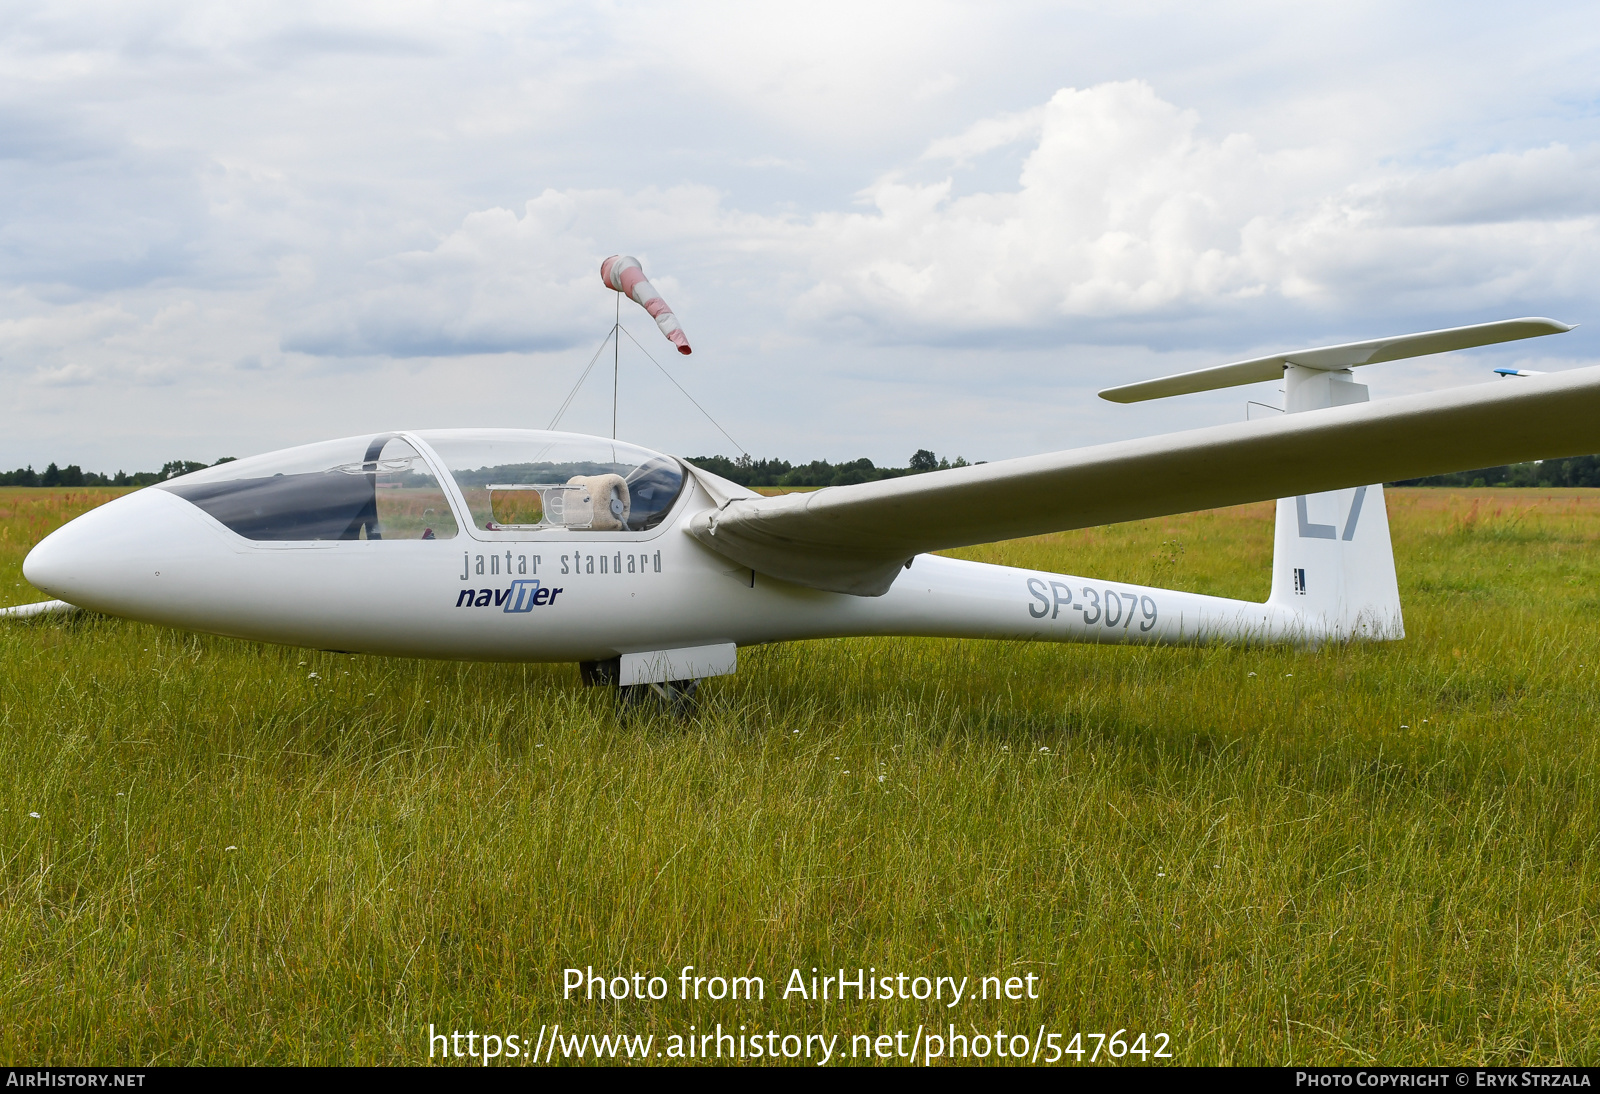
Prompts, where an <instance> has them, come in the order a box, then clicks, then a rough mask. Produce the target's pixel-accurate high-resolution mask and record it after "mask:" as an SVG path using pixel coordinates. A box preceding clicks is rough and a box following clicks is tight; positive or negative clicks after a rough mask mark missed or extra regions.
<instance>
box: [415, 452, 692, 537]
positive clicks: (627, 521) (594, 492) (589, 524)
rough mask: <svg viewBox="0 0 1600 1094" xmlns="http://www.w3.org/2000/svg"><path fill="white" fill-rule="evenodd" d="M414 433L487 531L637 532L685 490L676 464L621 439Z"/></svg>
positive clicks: (659, 518)
mask: <svg viewBox="0 0 1600 1094" xmlns="http://www.w3.org/2000/svg"><path fill="white" fill-rule="evenodd" d="M416 436H417V437H418V438H419V439H421V440H422V441H424V442H425V443H426V444H427V445H428V447H429V448H431V449H432V450H433V451H434V452H435V453H437V454H438V456H439V459H440V461H441V462H442V463H443V464H444V467H445V470H446V471H448V472H449V474H450V476H451V478H453V479H454V480H455V484H456V486H457V488H458V489H459V490H460V491H461V496H462V498H463V499H464V500H465V501H466V503H467V510H468V511H469V512H470V513H471V515H472V522H473V524H474V525H475V526H476V527H478V528H480V529H482V530H483V531H486V532H499V531H534V530H542V529H551V528H569V529H573V530H580V529H581V530H586V531H596V532H623V531H628V532H642V531H645V530H647V529H650V528H654V527H655V526H656V525H658V524H660V523H661V521H662V520H663V519H664V518H665V517H666V515H667V511H668V510H669V509H671V508H672V503H673V502H674V501H676V500H677V498H678V493H679V492H680V491H681V490H682V489H683V468H682V466H680V465H679V463H678V461H677V460H675V459H673V458H672V457H671V456H662V455H660V454H658V453H655V452H651V451H649V450H647V449H643V448H637V447H635V446H634V445H631V444H624V443H622V442H621V441H608V440H605V439H603V438H599V437H585V436H583V435H582V434H578V433H546V432H535V431H533V430H522V429H435V430H427V431H424V432H421V433H418V434H416Z"/></svg>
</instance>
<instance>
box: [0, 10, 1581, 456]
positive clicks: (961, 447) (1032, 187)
mask: <svg viewBox="0 0 1600 1094" xmlns="http://www.w3.org/2000/svg"><path fill="white" fill-rule="evenodd" d="M0 199H3V200H0V407H3V408H4V409H3V411H0V426H3V429H0V467H5V468H10V467H18V466H22V465H24V464H29V463H31V464H33V465H34V466H36V467H43V466H44V464H45V463H47V462H50V461H52V460H53V461H57V462H60V463H63V464H65V463H69V462H75V463H78V464H80V465H81V466H83V467H84V468H86V469H89V470H102V471H111V470H116V469H118V468H123V469H127V470H130V471H131V470H137V469H148V468H154V467H159V466H160V465H161V464H162V463H164V462H166V461H167V460H171V459H194V460H205V461H211V460H214V459H216V458H219V457H221V456H245V455H250V454H253V453H257V452H263V451H269V450H271V449H274V448H281V447H285V446H288V445H293V444H301V443H306V442H310V441H314V440H318V439H322V438H328V437H336V436H347V435H352V434H358V433H363V432H369V431H378V430H385V429H395V428H427V427H445V426H471V425H486V426H519V427H530V428H545V427H547V426H548V425H549V424H550V422H551V420H552V418H553V416H554V415H555V413H556V411H557V409H558V408H559V407H560V406H561V405H562V403H563V401H564V400H566V399H567V396H568V394H569V392H570V391H571V390H572V388H573V385H574V384H575V383H576V381H577V380H578V378H579V376H580V375H581V374H582V373H583V371H584V368H585V366H586V365H587V364H588V363H589V362H590V360H591V359H592V358H593V357H594V355H595V352H596V350H597V348H598V347H599V346H600V345H601V343H602V340H603V339H604V338H605V337H606V334H607V331H608V330H609V328H610V325H611V323H612V321H613V315H614V309H615V308H616V304H617V297H616V294H614V293H612V292H611V291H610V290H608V289H606V288H605V287H604V286H603V285H602V284H601V282H600V279H599V265H600V262H601V260H602V259H603V258H605V257H606V256H607V255H611V254H616V253H623V254H632V255H636V256H637V257H638V258H639V259H640V260H641V261H642V263H643V265H644V269H645V271H646V273H647V274H648V275H649V276H650V278H651V280H652V282H653V283H654V284H655V285H656V287H657V288H658V289H659V290H660V291H661V293H662V294H663V295H664V296H665V298H666V299H667V300H668V301H669V303H670V304H671V305H672V307H673V310H674V311H675V312H676V313H677V315H678V317H679V319H680V321H681V322H682V324H683V326H684V329H685V330H686V332H687V333H688V336H689V339H690V341H691V343H692V344H693V345H694V348H695V352H694V354H693V355H692V356H690V357H681V356H678V355H677V354H674V353H672V352H671V347H670V345H669V344H668V343H667V342H666V341H665V340H664V339H663V338H661V336H660V334H659V333H658V332H657V331H656V330H655V327H654V325H653V323H652V322H651V321H650V319H649V317H648V316H647V315H645V313H644V312H643V311H642V310H641V309H639V308H638V307H637V306H636V305H634V304H632V303H631V302H624V304H625V306H624V308H623V310H622V313H621V314H622V321H623V324H624V326H625V327H626V328H627V329H628V330H629V331H630V332H631V333H632V334H633V335H634V336H635V337H636V338H637V339H638V342H639V343H640V344H641V345H642V346H643V350H641V349H639V348H638V347H636V346H635V345H634V343H633V342H632V341H630V340H628V339H626V338H624V339H623V340H622V350H621V351H620V353H619V354H618V355H617V361H616V367H617V369H618V372H619V377H618V389H619V396H618V405H617V417H618V431H619V433H620V435H621V436H622V437H624V438H626V439H628V440H632V441H634V442H636V443H640V444H644V445H647V446H650V447H654V448H658V449H662V450H665V451H669V452H674V453H678V454H681V455H699V454H710V453H722V454H727V455H736V454H738V453H739V452H740V451H743V452H748V453H750V454H752V455H753V456H756V457H758V458H760V457H776V458H783V459H788V460H791V461H798V460H811V459H817V458H824V459H830V460H841V459H853V458H856V457H860V456H867V457H869V458H871V459H873V460H874V461H876V462H878V463H880V464H893V465H903V464H904V463H905V462H906V460H907V458H908V457H909V456H910V454H911V453H912V452H913V451H914V450H916V449H919V448H928V449H932V450H934V451H936V452H938V453H940V454H941V455H945V456H949V457H954V456H957V455H960V456H964V457H965V458H966V459H968V460H979V459H987V460H993V459H1003V458H1006V457H1011V456H1019V455H1025V454H1029V453H1034V452H1044V451H1052V450H1057V449H1063V448H1072V447H1076V446H1079V445H1084V444H1094V443H1099V442H1103V441H1110V440H1116V439H1120V438H1124V437H1134V436H1142V435H1148V434H1152V433H1158V432H1164V431H1167V430H1174V429H1183V428H1190V427H1194V426H1202V425H1210V424H1215V423H1218V422H1226V421H1236V420H1239V419H1240V418H1242V417H1244V404H1245V401H1246V400H1247V399H1255V400H1259V401H1263V402H1268V403H1271V402H1273V401H1275V400H1276V399H1278V398H1279V396H1278V394H1277V391H1276V390H1275V386H1274V385H1271V384H1262V385H1256V386H1254V387H1250V388H1242V389H1233V390H1230V391H1224V392H1215V393H1207V394H1202V395H1190V396H1183V397H1180V398H1175V399H1167V400H1160V401H1157V402H1152V403H1145V404H1138V405H1133V406H1124V405H1119V404H1113V403H1109V402H1106V401H1104V400H1101V399H1098V398H1097V397H1096V394H1095V393H1096V392H1097V391H1098V390H1099V389H1100V388H1103V387H1107V386H1110V385H1113V384H1119V383H1127V382H1131V381H1133V380H1138V379H1145V378H1149V377H1153V376H1158V375H1162V374H1164V373H1168V372H1175V371H1182V370H1186V369H1191V368H1199V367H1204V366H1206V365H1212V364H1220V363H1223V362H1226V361H1231V360H1237V359H1241V358H1246V357H1252V356H1257V355H1262V354H1266V353H1273V352H1277V351H1281V350H1287V349H1291V348H1296V347H1305V346H1315V345H1324V344H1329V343H1334V342H1341V341H1350V340H1356V339H1361V338H1370V337H1378V336H1383V335H1390V334H1398V333H1403V332H1407V331H1416V330H1429V329H1436V328H1439V327H1446V326H1454V325H1459V324H1464V323H1471V322H1479V321H1486V320H1492V319H1503V318H1510V317H1515V316H1523V315H1545V316H1552V317H1554V318H1557V319H1561V320H1563V321H1565V322H1569V323H1579V324H1582V325H1581V326H1580V328H1579V329H1578V330H1576V331H1573V332H1572V333H1569V334H1565V335H1560V336H1555V337H1551V338H1545V339H1537V340H1532V341H1526V342H1519V343H1512V344H1509V345H1506V346H1501V347H1494V348H1491V349H1485V350H1479V351H1473V352H1468V353H1458V354H1450V355H1443V356H1439V357H1432V358H1423V359H1419V360H1414V361H1410V362H1397V363H1394V364H1387V365H1378V366H1372V367H1370V368H1366V369H1363V370H1361V371H1360V373H1359V374H1358V379H1360V380H1362V381H1363V382H1366V383H1368V384H1369V385H1370V386H1371V389H1372V394H1373V397H1374V398H1381V397H1383V396H1385V395H1396V394H1404V393H1410V392H1416V391H1425V390H1430V389H1435V388H1441V387H1447V386H1454V385H1459V384H1466V383H1481V382H1486V381H1491V380H1492V373H1491V372H1490V370H1491V369H1492V368H1494V367H1499V366H1507V365H1515V366H1517V367H1524V368H1534V369H1546V370H1556V369H1565V368H1573V367H1581V366H1584V365H1592V364H1597V363H1600V310H1597V308H1596V306H1595V305H1596V300H1597V297H1600V16H1596V14H1595V13H1594V10H1593V9H1592V8H1590V7H1588V6H1586V5H1579V4H1575V3H1574V4H1530V5H1521V6H1516V7H1511V6H1507V5H1501V4H1480V3H1461V2H1456V3H1450V4H1443V3H1439V4H1429V3H1416V4H1407V5H1396V4H1392V3H1391V4H1377V3H1364V2H1361V0H1340V2H1338V3H1314V2H1307V3H1300V4H1294V5H1285V4H1281V3H1272V4H1268V3H1243V2H1240V3H1226V2H1224V3H1216V4H1208V5H1194V4H1160V3H1140V2H1136V0H1135V2H1128V0H1124V2H1120V3H1116V4H1092V3H1049V4H1044V3H1040V4H1033V3H1026V2H1013V3H1009V4H1006V5H992V4H991V5H979V4H948V3H939V2H935V0H919V2H917V3H897V2H893V0H877V2H873V3H868V4H863V3H860V2H859V0H857V2H854V3H830V2H825V0H819V2H812V3H808V4H806V5H794V4H763V3H752V2H744V3H693V2H685V0H679V2H675V3H673V4H659V3H657V4H644V3H638V4H634V3H591V4H567V3H520V4H519V3H503V2H495V3H474V2H471V0H452V2H451V3H448V4H443V3H439V4H434V3H407V2H395V0H389V2H385V3H371V4H367V3H338V2H327V0H324V2H321V3H316V4H297V3H293V2H285V0H275V2H273V3H270V4H268V3H251V2H247V0H235V2H233V3H229V4H226V5H222V4H215V3H180V2H173V3H158V2H142V0H121V2H118V3H88V2H72V3H52V2H48V0H44V2H39V3H33V4H28V5H7V6H5V7H4V8H3V9H0ZM644 351H648V352H649V354H650V355H652V356H653V357H654V358H655V361H656V362H659V364H660V365H661V366H665V368H666V369H667V370H668V371H669V372H670V374H671V376H672V377H673V378H674V379H675V380H676V381H677V383H679V384H681V385H682V386H683V388H685V389H686V390H687V391H688V392H689V393H690V394H691V395H692V396H693V397H694V399H695V400H696V401H697V402H698V403H699V404H700V405H701V406H702V407H704V408H705V410H706V411H708V412H709V414H710V415H711V416H712V417H713V418H714V419H715V422H716V423H719V424H720V425H718V424H713V422H712V421H711V420H709V419H708V417H707V416H706V415H705V414H702V412H701V411H700V410H699V409H697V408H696V406H695V405H694V403H692V402H690V401H689V400H688V399H687V398H685V397H684V396H683V395H682V394H680V393H679V392H678V391H677V390H676V388H675V387H674V386H673V385H672V383H671V382H669V380H668V379H667V378H666V377H665V376H664V375H663V374H662V372H660V371H658V366H657V364H653V363H652V362H651V360H650V358H649V357H647V356H646V353H645V352H644ZM605 352H606V356H607V357H608V358H609V357H610V350H609V349H608V350H606V351H605ZM610 364H611V362H610V361H609V360H603V361H601V362H599V363H597V365H596V367H595V369H594V370H593V371H592V372H591V373H590V374H589V378H588V380H587V382H586V383H585V384H584V385H583V387H582V388H580V389H579V390H578V392H577V394H576V396H575V397H574V398H573V400H572V402H571V405H570V407H569V409H568V410H567V411H566V413H565V415H564V416H563V417H562V419H561V423H560V424H561V427H562V428H566V429H572V430H576V431H580V432H590V433H597V434H609V433H610V430H611V417H612V403H611V387H612V385H611V380H612V376H611V369H610V368H609V367H607V366H609V365H610ZM1503 382H1515V381H1503Z"/></svg>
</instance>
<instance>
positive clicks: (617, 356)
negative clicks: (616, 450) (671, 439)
mask: <svg viewBox="0 0 1600 1094" xmlns="http://www.w3.org/2000/svg"><path fill="white" fill-rule="evenodd" d="M621 375H622V294H621V293H618V294H617V318H616V321H615V322H614V323H612V324H611V439H612V440H616V439H617V380H618V378H619V377H620V376H621Z"/></svg>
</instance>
